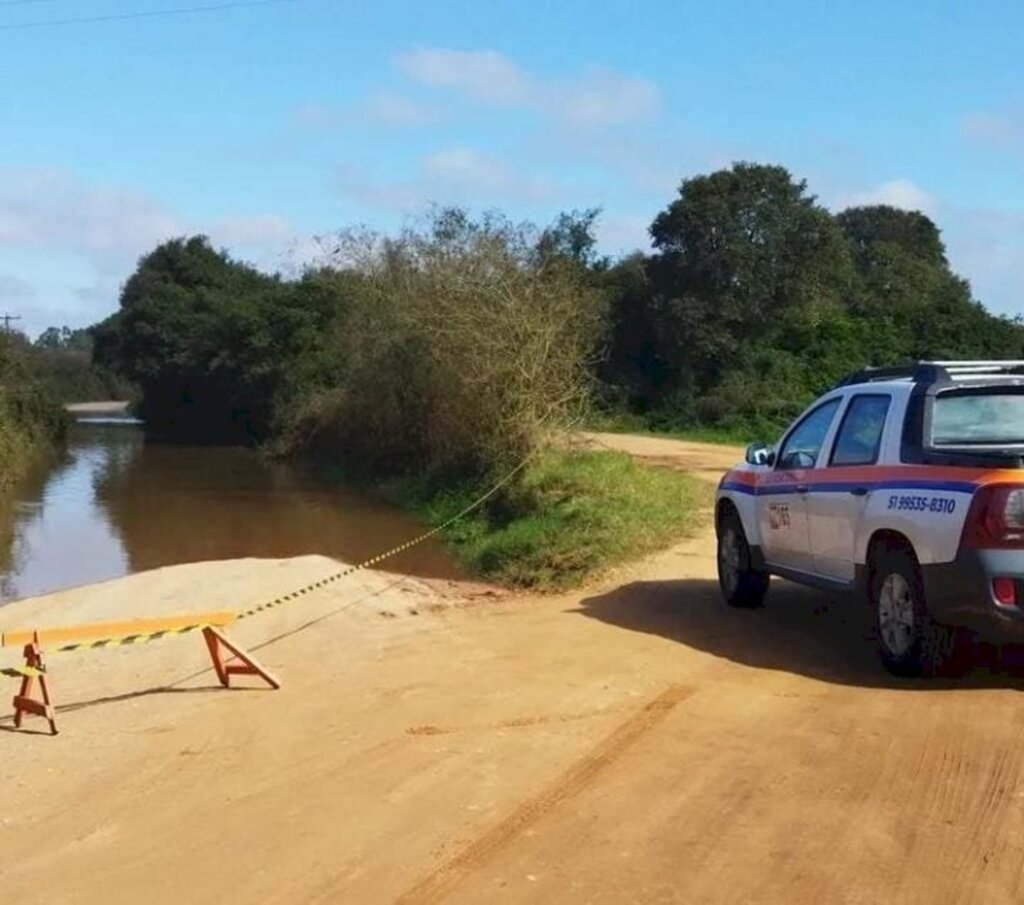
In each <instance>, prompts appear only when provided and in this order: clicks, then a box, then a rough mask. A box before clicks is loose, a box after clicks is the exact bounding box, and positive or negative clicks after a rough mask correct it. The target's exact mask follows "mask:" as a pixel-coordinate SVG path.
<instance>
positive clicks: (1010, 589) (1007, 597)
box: [992, 578, 1017, 606]
mask: <svg viewBox="0 0 1024 905" xmlns="http://www.w3.org/2000/svg"><path fill="white" fill-rule="evenodd" d="M992 596H993V597H995V599H996V602H997V603H999V604H1000V605H1002V606H1016V605H1017V582H1015V581H1014V580H1013V579H1012V578H993V579H992Z"/></svg>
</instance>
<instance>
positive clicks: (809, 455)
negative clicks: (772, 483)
mask: <svg viewBox="0 0 1024 905" xmlns="http://www.w3.org/2000/svg"><path fill="white" fill-rule="evenodd" d="M837 408H839V400H838V399H830V400H829V401H828V402H826V403H824V404H823V405H819V406H818V407H817V408H816V409H815V410H814V411H812V412H810V413H809V414H807V415H806V416H804V419H803V421H801V422H800V423H799V424H797V426H796V427H794V428H793V430H792V431H790V434H789V436H788V437H787V438H786V442H785V444H783V447H782V451H781V452H780V453H779V464H778V465H777V466H776V467H777V468H780V469H790V468H814V465H815V463H816V462H817V461H818V453H819V452H821V447H822V444H823V443H824V442H825V437H826V435H827V434H828V429H829V427H830V426H831V425H832V419H833V418H834V417H835V414H836V409H837Z"/></svg>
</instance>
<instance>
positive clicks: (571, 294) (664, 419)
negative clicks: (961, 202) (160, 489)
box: [91, 164, 1024, 587]
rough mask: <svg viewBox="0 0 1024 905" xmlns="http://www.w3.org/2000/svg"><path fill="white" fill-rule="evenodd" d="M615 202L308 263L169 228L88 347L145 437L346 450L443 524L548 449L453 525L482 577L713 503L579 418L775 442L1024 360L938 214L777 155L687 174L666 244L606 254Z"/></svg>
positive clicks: (573, 576)
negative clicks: (763, 162)
mask: <svg viewBox="0 0 1024 905" xmlns="http://www.w3.org/2000/svg"><path fill="white" fill-rule="evenodd" d="M597 216H598V213H597V211H596V210H590V211H583V212H578V211H576V212H572V213H567V214H562V215H561V216H559V217H558V218H557V219H556V220H555V221H554V222H553V223H552V224H551V225H550V226H548V227H547V228H538V227H535V226H532V225H529V224H517V223H512V222H510V221H509V220H507V219H505V218H504V217H502V216H501V215H500V214H488V215H485V216H483V217H480V218H472V217H470V216H469V215H468V214H466V213H465V212H464V211H462V210H459V209H438V210H435V211H434V212H433V213H432V214H431V215H430V216H429V217H427V218H426V220H425V221H424V223H423V224H422V225H421V226H419V227H418V228H410V229H406V230H403V231H401V232H399V233H398V234H396V235H378V234H375V233H369V232H366V231H361V230H347V231H342V232H340V233H338V234H337V235H335V236H331V237H327V238H325V239H323V240H322V243H323V244H322V247H323V254H322V256H321V258H320V260H319V261H318V262H317V263H316V265H315V266H311V267H310V268H309V269H308V270H307V271H306V272H305V273H304V274H303V275H302V276H301V277H299V278H297V279H285V278H283V277H282V276H280V275H268V274H265V273H262V272H261V271H259V270H257V269H256V268H254V267H251V266H249V265H247V264H244V263H242V262H239V261H236V260H233V259H232V258H231V257H230V256H229V255H228V254H227V253H225V252H223V251H218V250H216V249H214V248H212V247H211V246H210V244H209V243H208V241H207V240H206V239H204V238H202V237H191V238H182V239H177V240H174V241H171V242H167V243H165V244H163V245H161V246H160V247H158V248H156V249H155V250H153V251H152V252H151V253H150V254H148V255H147V256H145V257H144V258H143V259H142V260H141V261H140V262H139V266H138V269H137V270H136V272H135V273H134V274H133V275H132V276H131V278H130V279H129V280H128V281H127V283H126V284H125V286H124V289H123V291H122V295H121V307H120V310H119V311H118V312H117V313H116V314H115V315H114V316H112V317H111V318H110V319H108V320H107V321H105V322H104V323H102V324H100V325H97V326H96V327H95V328H93V329H92V331H91V336H92V337H93V338H94V357H95V363H96V366H98V367H100V368H102V369H104V370H105V371H106V372H108V373H113V374H116V375H118V377H119V378H120V379H123V380H126V381H128V382H129V383H130V384H131V385H133V386H136V387H138V392H139V394H140V403H139V408H140V414H141V415H142V416H143V417H144V418H145V419H146V420H147V424H148V426H149V429H150V430H153V431H157V432H160V433H164V434H167V435H170V436H172V437H176V438H183V437H188V438H192V439H201V440H206V441H212V442H245V443H253V444H257V445H260V446H262V447H264V448H266V449H267V450H268V451H269V452H271V453H273V454H276V455H281V456H304V457H309V458H314V459H319V460H322V461H327V462H330V463H332V464H334V465H339V464H340V465H341V466H342V467H343V470H344V471H345V472H346V473H347V474H349V475H353V474H357V475H359V476H360V477H361V478H363V479H365V480H370V481H373V482H377V483H387V484H388V485H389V486H390V487H391V488H392V489H393V490H396V488H397V490H396V492H398V493H399V494H400V496H401V497H402V498H403V499H404V500H406V502H407V503H408V504H409V505H412V506H414V507H415V508H416V509H418V510H419V511H420V512H422V513H423V514H424V515H425V517H426V518H427V519H428V520H429V521H432V522H433V521H436V520H437V519H438V518H443V516H444V514H445V513H447V512H450V511H451V510H452V509H453V508H454V509H457V508H458V507H459V503H460V501H461V502H462V503H464V502H465V501H466V500H467V499H469V498H471V497H473V496H474V495H475V494H477V493H478V492H479V491H480V490H482V489H483V488H485V487H487V486H488V485H489V484H490V483H491V482H493V481H494V480H495V479H496V478H497V477H498V476H500V475H502V474H504V473H506V472H507V471H508V470H509V469H510V468H511V467H513V466H514V465H515V464H516V463H518V462H520V461H522V460H523V458H524V457H527V456H531V459H530V465H529V467H527V468H526V469H524V470H523V472H522V473H521V474H520V476H519V478H518V480H517V481H516V482H515V483H513V484H512V485H510V486H509V487H507V488H506V489H504V490H503V491H502V493H501V494H499V495H498V496H497V497H496V498H494V499H492V500H491V501H490V503H489V504H488V506H487V508H486V509H485V510H483V511H482V512H480V513H478V514H477V515H476V516H474V517H473V518H472V519H469V520H467V521H466V522H464V523H462V524H461V525H460V526H459V527H457V528H455V529H453V530H452V531H451V532H450V539H451V541H452V542H453V544H454V545H455V546H456V548H457V549H458V550H459V551H460V552H461V555H462V556H463V557H464V559H465V561H466V562H467V563H468V564H469V565H470V566H471V567H472V568H473V570H474V571H476V572H477V573H479V574H482V575H486V576H488V577H492V578H497V579H499V580H502V581H505V582H508V583H512V584H517V585H530V586H543V587H559V586H564V585H565V584H567V583H571V582H573V581H578V580H580V579H582V578H583V577H585V576H586V575H588V574H590V573H592V572H593V571H594V570H596V569H600V568H602V567H603V566H605V565H607V564H609V563H612V562H618V561H622V560H623V559H624V558H628V557H630V556H633V555H636V554H638V553H641V552H644V551H646V550H649V549H654V548H655V547H657V546H658V545H662V544H664V543H666V542H667V541H668V540H669V539H670V537H672V536H676V535H677V534H678V533H679V532H685V531H686V530H688V529H689V528H692V527H693V526H694V525H695V524H696V523H697V521H698V520H699V519H698V518H697V516H696V515H695V513H697V512H698V511H699V510H700V508H701V503H700V493H701V491H700V489H698V488H696V487H695V486H693V485H692V484H691V483H690V482H688V481H687V480H686V479H685V478H683V477H681V476H679V475H672V474H668V473H660V472H650V471H648V470H646V469H644V468H641V467H638V466H634V465H632V464H630V463H628V462H627V461H625V460H623V459H621V458H620V457H616V456H609V455H608V454H592V453H587V454H580V453H567V452H555V451H553V450H556V449H562V448H563V447H564V436H565V432H566V430H567V429H570V428H571V427H574V426H579V425H581V424H586V425H593V426H600V427H603V428H604V429H620V430H621V429H628V430H646V431H660V432H670V433H672V434H674V435H680V436H684V437H689V438H693V439H704V440H711V441H722V440H725V441H727V442H733V443H740V442H743V441H744V440H747V439H755V438H759V439H760V438H763V439H771V438H773V437H774V435H775V434H776V433H777V431H778V430H779V428H780V427H781V426H782V425H783V424H785V423H786V422H787V421H788V420H789V419H791V418H792V417H793V416H794V414H796V413H797V412H798V411H799V410H800V409H801V408H802V407H803V406H804V405H805V404H806V403H807V401H809V399H811V398H813V396H814V395H815V394H817V393H819V392H820V391H821V390H822V389H824V388H825V387H827V386H828V385H829V384H830V383H832V382H834V381H835V380H836V379H837V378H838V377H839V376H841V375H842V374H844V373H845V372H848V371H851V370H854V369H856V368H858V367H861V366H862V365H864V364H883V363H884V364H892V363H895V362H899V361H902V360H906V359H916V358H957V357H970V358H975V357H1014V358H1021V357H1024V325H1022V324H1021V322H1020V321H1019V320H1011V319H1008V318H1003V317H997V316H994V315H992V314H991V313H989V312H988V311H987V310H986V309H985V308H984V307H983V306H982V305H981V304H980V303H979V302H978V301H977V300H975V299H974V298H973V296H972V295H971V290H970V286H969V285H968V284H967V282H966V281H964V280H963V279H961V278H960V277H958V276H957V275H956V274H955V273H953V271H952V270H951V268H950V266H949V263H948V261H947V259H946V255H945V249H944V247H943V245H942V242H941V239H940V236H939V231H938V229H937V228H936V227H935V225H934V224H933V223H932V222H931V221H930V220H929V219H928V218H927V217H926V216H925V215H923V214H921V213H918V212H908V211H902V210H897V209H895V208H891V207H885V206H872V207H860V208H853V209H850V210H846V211H843V212H841V213H839V214H837V215H833V214H832V213H831V212H829V211H828V210H827V209H825V208H824V207H822V206H821V205H820V204H818V203H817V201H816V200H815V198H814V196H813V195H811V194H810V193H809V192H808V190H807V186H806V184H805V183H804V182H802V181H800V180H797V179H794V178H793V177H792V176H791V175H790V174H789V173H788V172H787V171H786V170H785V169H784V168H782V167H778V166H760V165H754V164H736V165H734V166H733V167H731V168H729V169H724V170H719V171H717V172H715V173H711V174H708V175H702V176H697V177H694V178H692V179H688V180H686V181H684V182H683V183H682V184H681V185H680V188H679V191H678V194H677V196H676V197H675V198H674V199H672V200H671V202H670V203H669V204H668V205H667V206H666V208H665V209H664V210H663V211H662V212H661V213H660V214H658V216H657V217H655V219H654V221H653V223H652V225H651V229H650V234H651V237H652V242H653V247H652V250H651V252H650V253H649V254H645V253H640V252H638V253H635V254H633V255H630V256H628V257H625V258H623V259H621V260H611V259H609V258H606V257H602V256H600V255H599V254H597V252H596V242H595V238H594V227H595V223H596V220H597ZM665 501H669V502H665Z"/></svg>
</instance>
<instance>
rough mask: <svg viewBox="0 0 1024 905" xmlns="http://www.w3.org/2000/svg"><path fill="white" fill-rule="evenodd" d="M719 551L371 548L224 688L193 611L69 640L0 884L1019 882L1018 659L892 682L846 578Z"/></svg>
mask: <svg viewBox="0 0 1024 905" xmlns="http://www.w3.org/2000/svg"><path fill="white" fill-rule="evenodd" d="M616 442H618V443H621V444H623V445H625V446H627V447H628V446H629V445H630V441H629V440H627V439H622V438H620V439H619V440H618V441H616ZM648 442H649V441H638V444H637V447H636V449H635V451H637V452H640V453H644V452H645V450H646V451H647V453H648V454H653V455H657V456H659V457H662V458H663V460H665V464H669V463H670V462H671V460H672V458H673V452H672V449H673V448H672V447H671V446H670V445H665V441H662V443H661V444H659V449H658V451H657V452H656V453H650V447H649V445H648ZM678 453H679V457H680V458H679V461H680V462H683V464H684V465H685V467H688V468H696V469H698V470H705V471H706V472H708V473H710V472H711V471H713V470H714V469H715V468H718V467H720V465H721V453H719V452H717V451H714V450H710V451H708V457H707V458H706V459H702V458H701V456H700V454H699V450H698V451H695V449H694V447H693V446H692V445H684V446H680V447H679V448H678ZM708 463H711V464H708ZM331 568H332V564H331V563H329V562H328V561H326V560H322V559H320V558H316V557H309V558H304V559H301V560H294V561H289V562H284V563H274V562H262V563H253V562H242V563H227V564H223V563H222V564H205V565H201V566H187V567H178V568H175V569H168V570H163V571H162V572H159V573H151V574H148V575H142V576H134V577H133V578H129V579H125V580H123V581H121V582H116V583H113V585H112V586H109V587H107V588H102V587H101V588H98V589H97V588H93V589H86V590H82V591H76V592H69V593H68V594H66V595H60V596H59V597H58V598H57V599H55V600H51V601H49V602H48V603H45V604H44V606H43V607H42V608H41V609H42V612H43V613H44V616H45V618H46V619H48V620H51V621H52V620H55V619H57V618H64V617H65V615H66V614H67V613H68V612H71V613H78V612H81V613H85V614H87V615H89V616H91V617H95V616H96V612H97V611H98V609H100V608H114V609H119V611H122V612H123V611H124V610H125V609H128V608H131V607H142V606H145V607H146V609H147V612H149V611H151V610H152V608H153V607H156V606H158V607H160V608H162V609H163V611H170V610H172V609H174V608H176V607H178V608H180V607H181V606H182V605H183V602H184V601H188V602H189V605H190V606H191V607H193V608H195V609H203V608H206V607H213V606H214V605H215V606H216V607H218V608H219V607H222V606H224V605H225V604H228V605H230V606H235V605H242V604H247V603H249V602H251V601H253V600H255V599H258V598H260V597H261V596H266V595H267V594H270V595H274V594H276V593H279V592H280V590H282V589H284V588H287V587H288V586H290V585H291V584H293V583H296V582H297V581H301V580H305V579H306V578H308V577H310V576H316V575H319V574H323V573H324V572H326V571H329V570H330V569H331ZM713 572H714V564H713V544H712V539H711V536H710V535H705V536H703V537H700V538H697V539H696V540H693V541H690V542H687V543H684V544H681V545H679V546H678V547H676V548H674V549H672V550H670V551H667V552H666V553H664V554H661V555H659V556H656V557H654V558H652V559H650V560H648V561H646V562H644V563H642V564H640V565H638V566H637V567H635V568H633V569H631V570H629V571H626V572H623V573H620V574H618V575H616V576H613V577H611V578H609V579H608V580H607V581H606V582H604V583H603V584H602V585H601V586H599V587H595V588H592V589H590V590H589V591H587V592H585V593H577V594H572V595H564V596H558V597H545V598H525V599H524V598H522V597H512V596H507V595H490V594H488V592H487V591H486V589H480V588H476V589H462V588H459V587H453V586H437V585H428V584H425V583H423V582H411V581H405V582H401V581H399V580H398V579H396V578H394V577H393V576H392V577H389V576H383V575H379V574H374V575H363V576H361V577H359V578H358V579H353V580H350V581H348V583H339V585H338V586H335V587H334V588H333V589H332V590H331V591H329V592H321V593H318V594H316V595H313V596H311V597H309V598H304V599H303V600H302V601H301V602H299V603H297V604H296V605H295V606H294V607H284V608H281V609H279V610H275V611H272V614H271V615H268V616H266V617H265V618H264V619H262V620H259V619H257V620H252V621H251V622H247V623H243V624H241V625H240V626H238V628H237V630H233V631H232V635H233V636H234V637H236V638H238V639H239V640H240V641H242V642H244V643H249V644H252V645H253V646H254V647H255V646H259V650H258V654H259V656H260V657H261V658H262V659H263V661H264V662H265V663H266V664H267V665H268V666H269V667H270V668H272V669H274V670H275V671H276V672H277V673H279V675H280V676H281V678H282V679H283V681H284V683H285V685H284V688H283V689H282V690H281V691H278V692H271V691H262V690H254V691H237V692H226V691H221V690H219V689H215V688H213V686H212V681H211V679H212V677H211V675H210V673H209V672H200V673H199V674H198V675H196V674H195V673H197V672H198V671H200V670H202V669H203V657H202V651H201V650H200V647H201V645H200V644H199V642H198V640H197V639H196V638H195V637H188V636H186V637H185V638H182V639H178V640H174V641H167V642H162V643H161V644H154V645H148V646H145V647H139V648H134V647H132V648H124V649H118V650H115V651H105V652H97V653H93V654H90V655H78V654H73V655H67V656H66V658H65V659H62V660H61V661H60V662H59V663H58V660H57V658H54V660H53V662H52V664H51V668H52V673H53V683H54V685H55V689H56V693H57V695H58V698H59V701H60V702H62V703H63V704H64V705H65V706H64V708H63V709H62V712H61V713H60V715H59V716H60V722H61V728H62V734H61V735H60V736H59V737H57V738H56V739H51V738H48V737H44V736H26V735H19V734H15V733H13V732H10V731H0V890H2V894H3V896H4V897H5V900H7V901H11V902H25V903H35V902H76V903H77V902H100V901H102V902H111V901H114V902H119V901H136V900H138V901H146V902H151V903H153V902H155V903H162V902H189V903H207V902H209V903H214V902H217V903H221V902H241V901H251V902H261V903H262V902H290V903H291V902H356V903H364V902H390V901H401V902H437V901H445V902H466V903H476V902H482V901H500V902H559V903H575V902H609V903H611V902H623V901H627V902H686V903H703V902H730V903H732V902H760V903H768V902H772V903H775V902H777V903H799V902H814V903H818V902H843V903H875V902H885V903H890V902H922V903H924V902H928V903H934V902H975V901H976V902H984V903H986V905H994V903H1001V902H1007V903H1009V902H1019V901H1021V900H1022V898H1024V777H1022V770H1024V710H1022V705H1021V700H1022V699H1020V698H1019V697H1018V694H1019V691H1020V688H1021V686H1022V681H1021V676H1024V670H1017V671H1014V670H1012V669H1011V670H1010V671H1009V672H1008V673H1003V674H999V675H990V674H988V673H983V672H981V671H978V672H977V673H976V674H975V675H973V676H971V677H969V678H967V679H963V680H959V681H958V682H956V683H950V682H948V681H947V682H938V681H933V682H919V683H908V682H896V681H893V680H890V679H889V678H888V677H887V676H886V675H885V674H884V673H883V672H882V671H881V669H880V668H879V667H878V666H877V665H876V663H875V660H874V655H873V651H872V648H871V642H870V641H869V640H868V639H867V638H866V634H867V631H866V628H865V625H864V620H863V619H862V618H861V616H860V615H859V614H858V613H857V612H855V611H854V610H853V609H852V608H851V607H850V605H849V604H847V603H844V602H840V601H830V600H829V599H828V598H826V597H824V596H821V595H819V594H815V593H812V592H809V591H803V590H800V589H796V588H794V587H793V586H791V585H787V584H784V583H777V584H776V585H774V586H773V588H772V592H771V599H770V603H769V605H768V607H767V608H766V609H765V610H763V611H757V612H735V611H729V610H727V609H726V608H725V607H724V606H723V605H722V604H721V603H720V602H719V600H718V596H717V589H716V587H715V585H714V582H713ZM395 582H398V583H397V584H395ZM467 594H468V595H469V596H470V597H471V598H472V599H471V600H469V601H468V602H466V601H464V597H465V596H466V595H467ZM19 608H20V610H21V611H20V612H8V610H10V611H15V610H18V609H19ZM27 612H29V611H28V609H27V605H17V606H15V607H8V608H3V609H0V629H2V628H3V627H4V626H10V625H11V624H14V623H15V622H20V623H23V622H24V621H25V618H26V613H27ZM4 662H9V660H6V661H4ZM6 681H7V682H8V683H9V685H10V686H13V683H12V682H10V680H6ZM8 728H9V725H8V724H7V721H2V722H0V730H2V729H8Z"/></svg>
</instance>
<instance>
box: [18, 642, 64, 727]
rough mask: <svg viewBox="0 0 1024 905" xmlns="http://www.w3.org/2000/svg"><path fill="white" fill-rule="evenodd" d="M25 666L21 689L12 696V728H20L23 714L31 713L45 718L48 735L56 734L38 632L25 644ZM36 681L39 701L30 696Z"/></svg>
mask: <svg viewBox="0 0 1024 905" xmlns="http://www.w3.org/2000/svg"><path fill="white" fill-rule="evenodd" d="M25 668H26V670H27V672H26V673H25V675H24V676H22V678H21V690H20V691H19V692H18V693H17V694H16V695H15V696H14V728H15V729H20V728H21V721H22V719H24V716H25V714H26V713H31V714H32V715H33V716H41V717H42V718H43V719H45V720H46V721H47V722H48V723H49V724H50V735H56V734H57V721H56V719H55V717H54V713H53V704H52V703H51V702H50V687H49V685H47V682H46V664H45V663H44V662H43V652H42V651H41V650H40V649H39V634H38V632H37V633H36V634H35V636H34V637H33V639H32V640H31V641H30V642H29V643H28V644H26V645H25ZM37 671H38V674H36V672H37ZM36 682H38V683H39V692H40V694H41V695H42V698H43V699H42V700H41V701H37V700H36V699H35V698H33V697H32V687H33V686H34V685H35V683H36Z"/></svg>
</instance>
